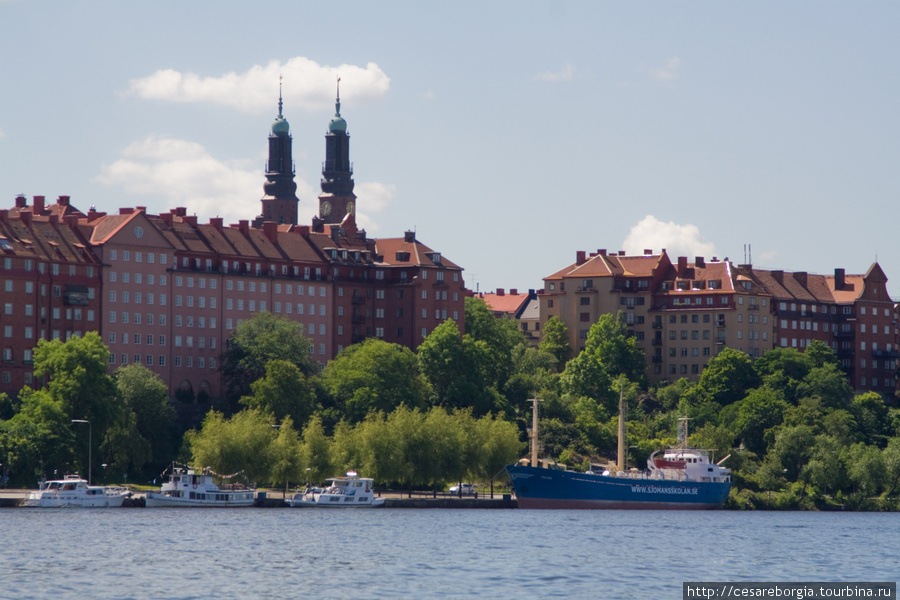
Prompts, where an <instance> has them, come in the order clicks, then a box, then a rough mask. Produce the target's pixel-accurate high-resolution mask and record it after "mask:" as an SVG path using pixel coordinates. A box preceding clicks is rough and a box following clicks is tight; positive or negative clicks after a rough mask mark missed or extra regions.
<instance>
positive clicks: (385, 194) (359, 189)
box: [354, 181, 397, 233]
mask: <svg viewBox="0 0 900 600" xmlns="http://www.w3.org/2000/svg"><path fill="white" fill-rule="evenodd" d="M396 192H397V186H395V185H393V184H390V183H379V182H377V181H366V182H360V183H357V184H356V186H355V187H354V193H355V194H356V206H357V213H356V224H357V225H358V226H359V227H362V228H363V229H365V230H366V232H367V233H375V232H377V231H378V229H379V227H378V224H377V223H376V222H375V221H374V219H373V217H372V216H371V213H378V212H381V211H382V210H384V209H385V208H386V207H387V206H389V205H390V204H391V202H392V201H393V200H394V195H395V194H396Z"/></svg>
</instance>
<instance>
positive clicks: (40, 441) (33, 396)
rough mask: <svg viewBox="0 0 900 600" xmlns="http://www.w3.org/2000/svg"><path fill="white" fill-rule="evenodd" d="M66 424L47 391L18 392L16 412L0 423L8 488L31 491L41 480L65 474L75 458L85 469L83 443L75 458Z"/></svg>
mask: <svg viewBox="0 0 900 600" xmlns="http://www.w3.org/2000/svg"><path fill="white" fill-rule="evenodd" d="M70 420H71V418H70V417H69V415H68V414H67V412H66V410H65V408H64V407H63V403H62V401H61V400H57V399H54V398H53V397H52V396H51V395H50V393H49V392H48V391H46V390H32V389H31V388H28V387H25V388H23V389H22V391H21V393H20V394H19V410H18V412H17V413H16V414H15V415H13V417H12V418H11V419H8V420H6V421H0V462H3V465H4V466H5V467H7V468H9V470H10V485H11V486H14V487H16V486H17V487H35V483H36V482H37V481H38V480H39V479H40V478H41V477H42V476H46V475H52V474H53V472H54V471H58V472H59V473H66V472H68V471H69V469H70V468H71V467H72V466H73V462H72V461H73V457H76V456H78V459H77V460H78V462H80V463H81V464H82V466H87V439H85V444H84V446H83V447H84V449H85V451H84V452H83V453H82V452H79V453H78V454H77V455H76V453H75V433H74V431H73V429H72V427H73V426H72V424H71V423H70ZM82 454H83V458H81V456H80V455H82ZM86 472H87V470H86V469H85V473H86Z"/></svg>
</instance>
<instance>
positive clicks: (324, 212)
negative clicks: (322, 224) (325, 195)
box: [322, 200, 331, 217]
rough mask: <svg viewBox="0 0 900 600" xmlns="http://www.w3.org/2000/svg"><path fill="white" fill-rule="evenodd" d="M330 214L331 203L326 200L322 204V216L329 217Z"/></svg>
mask: <svg viewBox="0 0 900 600" xmlns="http://www.w3.org/2000/svg"><path fill="white" fill-rule="evenodd" d="M330 214H331V202H329V201H328V200H325V201H324V202H322V216H323V217H327V216H328V215H330Z"/></svg>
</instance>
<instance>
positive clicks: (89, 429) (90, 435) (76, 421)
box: [72, 419, 93, 485]
mask: <svg viewBox="0 0 900 600" xmlns="http://www.w3.org/2000/svg"><path fill="white" fill-rule="evenodd" d="M72 422H73V423H87V424H88V485H91V437H92V433H91V430H92V429H93V427H92V426H91V422H90V421H88V420H85V419H72Z"/></svg>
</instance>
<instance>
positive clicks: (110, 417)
mask: <svg viewBox="0 0 900 600" xmlns="http://www.w3.org/2000/svg"><path fill="white" fill-rule="evenodd" d="M108 366H109V350H108V349H107V348H106V346H104V345H103V342H102V341H101V339H100V336H99V335H98V334H97V332H95V331H89V332H87V333H86V334H85V335H84V337H79V336H74V337H71V338H69V339H68V340H66V341H65V342H63V341H62V340H59V339H55V340H51V341H47V340H40V341H38V345H37V348H36V349H35V351H34V374H35V376H36V377H39V378H46V379H49V382H48V383H47V387H46V389H47V391H48V392H49V394H50V397H51V398H53V399H54V400H58V401H59V402H60V403H61V406H62V409H63V410H64V411H65V413H66V414H67V415H68V416H69V419H70V420H71V419H84V420H86V421H89V422H90V423H91V426H90V428H88V429H89V431H88V432H83V433H82V432H79V433H78V434H77V435H78V436H82V435H85V434H88V435H87V439H86V440H85V441H86V442H87V441H88V440H89V441H90V442H91V443H92V444H93V448H91V452H90V453H89V455H90V456H91V457H92V459H93V461H94V464H95V465H98V466H99V462H98V459H99V458H100V456H101V454H100V452H99V448H100V445H101V444H102V443H104V441H105V440H106V438H107V433H108V431H109V429H110V428H111V427H113V426H114V425H118V424H120V423H121V420H122V419H123V418H124V417H125V414H126V413H125V407H124V405H123V404H122V401H121V399H120V398H119V397H118V395H117V394H116V386H115V382H114V381H113V378H112V377H110V376H109V375H108V374H107V372H106V371H107V368H108ZM82 428H83V427H82ZM83 466H87V465H83ZM92 470H93V471H97V469H91V468H85V469H84V471H85V472H90V471H92Z"/></svg>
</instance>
